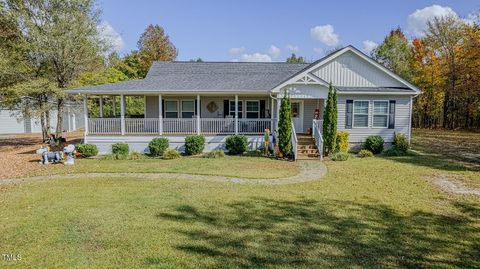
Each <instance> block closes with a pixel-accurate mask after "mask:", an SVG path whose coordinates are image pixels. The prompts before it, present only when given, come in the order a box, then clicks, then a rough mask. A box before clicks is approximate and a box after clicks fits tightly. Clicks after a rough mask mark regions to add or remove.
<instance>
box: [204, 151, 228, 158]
mask: <svg viewBox="0 0 480 269" xmlns="http://www.w3.org/2000/svg"><path fill="white" fill-rule="evenodd" d="M203 157H205V158H214V159H216V158H223V157H225V152H223V150H212V151H210V152H207V153H206V154H205V155H204V156H203Z"/></svg>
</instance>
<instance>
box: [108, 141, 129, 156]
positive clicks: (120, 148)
mask: <svg viewBox="0 0 480 269" xmlns="http://www.w3.org/2000/svg"><path fill="white" fill-rule="evenodd" d="M129 151H130V149H129V147H128V144H127V143H115V144H113V145H112V153H113V154H117V155H123V156H128V152H129Z"/></svg>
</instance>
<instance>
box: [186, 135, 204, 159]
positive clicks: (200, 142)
mask: <svg viewBox="0 0 480 269" xmlns="http://www.w3.org/2000/svg"><path fill="white" fill-rule="evenodd" d="M204 148H205V137H204V136H203V135H192V136H187V137H185V153H186V154H187V155H197V154H200V153H202V151H203V149H204Z"/></svg>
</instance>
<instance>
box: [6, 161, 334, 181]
mask: <svg viewBox="0 0 480 269" xmlns="http://www.w3.org/2000/svg"><path fill="white" fill-rule="evenodd" d="M299 165H300V166H301V168H302V170H301V172H300V173H299V174H297V175H295V176H291V177H285V178H275V179H247V178H239V177H227V176H209V175H192V174H179V173H84V174H66V175H52V176H37V177H28V178H17V179H6V180H2V181H0V185H5V184H16V183H21V182H26V181H36V180H51V179H75V178H79V177H83V178H98V177H129V178H140V179H146V180H156V179H170V180H172V179H173V180H201V181H213V182H229V183H235V184H257V185H285V184H295V183H303V182H309V181H314V180H318V179H321V178H322V177H324V176H325V175H326V174H327V168H326V166H325V164H324V163H323V162H320V161H299Z"/></svg>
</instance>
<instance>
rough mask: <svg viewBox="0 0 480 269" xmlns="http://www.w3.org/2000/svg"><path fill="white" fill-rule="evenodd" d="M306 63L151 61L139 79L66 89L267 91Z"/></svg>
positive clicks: (77, 90)
mask: <svg viewBox="0 0 480 269" xmlns="http://www.w3.org/2000/svg"><path fill="white" fill-rule="evenodd" d="M308 65H309V64H291V63H281V62H276V63H250V62H248V63H247V62H202V63H197V62H154V64H153V65H152V67H151V69H150V71H149V72H148V75H147V77H146V78H145V79H142V80H133V81H125V82H119V83H112V84H104V85H98V86H87V87H81V88H77V89H72V90H69V92H70V93H98V92H102V93H105V94H107V93H117V92H119V91H121V92H124V93H128V92H215V91H218V92H228V91H232V92H235V91H246V92H256V91H258V92H265V93H266V92H267V91H268V90H270V89H272V88H273V87H275V86H276V85H277V84H278V83H280V82H281V81H284V80H285V79H287V78H289V77H291V76H292V75H293V74H295V73H297V72H299V71H300V70H302V69H304V68H305V67H306V66H308Z"/></svg>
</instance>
